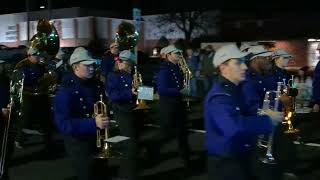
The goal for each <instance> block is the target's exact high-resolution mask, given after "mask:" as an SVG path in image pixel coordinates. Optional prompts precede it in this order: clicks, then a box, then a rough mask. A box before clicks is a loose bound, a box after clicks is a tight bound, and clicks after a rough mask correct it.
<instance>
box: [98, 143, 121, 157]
mask: <svg viewBox="0 0 320 180" xmlns="http://www.w3.org/2000/svg"><path fill="white" fill-rule="evenodd" d="M121 157H122V154H121V153H120V152H118V151H115V150H114V149H113V148H111V145H110V144H108V143H107V142H105V145H104V148H103V149H102V150H101V151H100V152H99V153H98V154H97V155H96V156H95V158H96V159H120V158H121Z"/></svg>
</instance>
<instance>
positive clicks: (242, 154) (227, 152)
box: [204, 45, 281, 180]
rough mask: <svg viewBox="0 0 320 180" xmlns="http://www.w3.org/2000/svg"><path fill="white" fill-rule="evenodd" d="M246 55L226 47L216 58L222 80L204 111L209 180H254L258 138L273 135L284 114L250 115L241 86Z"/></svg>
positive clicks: (216, 85) (206, 101) (228, 46)
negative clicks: (255, 149)
mask: <svg viewBox="0 0 320 180" xmlns="http://www.w3.org/2000/svg"><path fill="white" fill-rule="evenodd" d="M247 54H248V53H245V52H241V51H240V50H239V49H238V48H237V46H235V45H226V46H223V47H221V48H220V49H218V50H217V51H216V54H215V56H214V60H213V64H214V66H215V67H216V68H217V69H218V72H219V76H220V77H219V80H218V82H217V84H215V85H214V86H213V87H212V89H211V90H210V92H209V93H208V95H207V97H206V100H205V110H204V117H205V129H206V132H207V134H206V149H207V152H208V171H209V172H208V173H209V179H210V180H211V179H217V180H220V179H221V180H229V179H230V180H233V179H241V180H248V179H254V178H255V177H256V174H255V169H254V164H253V163H252V162H253V161H252V160H253V159H254V157H255V156H254V147H255V145H256V140H257V136H258V135H260V134H264V133H270V132H271V130H272V126H273V124H277V123H279V122H281V114H280V113H276V112H273V111H267V112H266V115H262V116H258V115H252V114H247V111H246V110H247V106H246V104H245V103H244V99H243V97H244V94H243V93H242V91H241V86H240V85H239V84H240V83H241V82H242V81H244V80H245V78H246V76H245V75H246V74H245V72H246V70H247V66H246V65H245V63H244V60H243V58H244V57H245V56H246V55H247Z"/></svg>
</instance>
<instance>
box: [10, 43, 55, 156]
mask: <svg viewBox="0 0 320 180" xmlns="http://www.w3.org/2000/svg"><path fill="white" fill-rule="evenodd" d="M45 58H46V57H45V56H44V55H43V53H42V52H40V51H38V50H37V49H35V48H32V47H31V48H29V50H28V57H27V58H26V59H23V60H22V61H20V62H19V63H18V64H17V65H16V67H15V70H17V72H19V73H20V74H23V76H24V84H23V101H22V104H21V112H22V117H21V119H20V120H19V122H18V123H19V125H18V130H17V137H16V147H18V148H22V146H23V145H24V140H25V139H24V135H23V131H22V129H23V128H26V125H27V124H28V123H31V122H32V123H34V122H36V123H40V126H41V129H42V131H43V133H44V141H45V152H47V155H49V154H50V152H49V151H50V149H52V135H51V129H52V128H51V118H50V101H49V90H48V89H49V86H50V85H51V83H54V81H55V80H54V78H53V77H52V76H51V75H50V74H49V73H48V70H47V68H46V66H45V65H44V64H43V63H41V61H43V60H44V59H45Z"/></svg>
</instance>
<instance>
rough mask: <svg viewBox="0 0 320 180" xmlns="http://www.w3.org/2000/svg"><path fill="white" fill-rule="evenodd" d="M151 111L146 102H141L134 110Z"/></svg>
mask: <svg viewBox="0 0 320 180" xmlns="http://www.w3.org/2000/svg"><path fill="white" fill-rule="evenodd" d="M148 109H151V107H149V106H148V105H147V104H146V102H145V101H144V100H141V101H139V104H138V105H137V107H135V108H134V109H133V110H148Z"/></svg>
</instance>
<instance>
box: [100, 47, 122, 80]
mask: <svg viewBox="0 0 320 180" xmlns="http://www.w3.org/2000/svg"><path fill="white" fill-rule="evenodd" d="M118 58H119V44H118V43H117V42H113V43H111V44H110V46H109V50H108V51H107V52H106V53H105V54H104V55H103V57H102V62H101V71H102V72H101V75H102V77H103V80H102V82H105V80H107V78H108V74H109V73H110V72H112V70H113V67H114V66H115V65H114V64H115V62H116V60H117V59H118Z"/></svg>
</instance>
